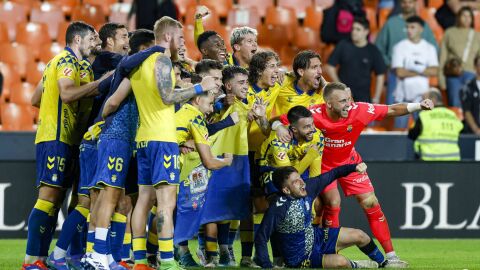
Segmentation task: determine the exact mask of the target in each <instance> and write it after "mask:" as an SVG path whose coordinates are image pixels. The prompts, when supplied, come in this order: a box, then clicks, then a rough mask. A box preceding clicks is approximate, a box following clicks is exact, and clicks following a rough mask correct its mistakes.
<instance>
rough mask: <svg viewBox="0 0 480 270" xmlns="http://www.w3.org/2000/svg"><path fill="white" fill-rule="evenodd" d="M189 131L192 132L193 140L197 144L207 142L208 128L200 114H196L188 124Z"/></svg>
mask: <svg viewBox="0 0 480 270" xmlns="http://www.w3.org/2000/svg"><path fill="white" fill-rule="evenodd" d="M190 132H191V133H192V137H193V141H194V142H195V143H199V144H206V145H210V144H209V143H208V129H207V123H206V122H205V119H204V118H203V117H201V116H197V117H196V118H195V119H194V120H193V121H192V122H191V124H190Z"/></svg>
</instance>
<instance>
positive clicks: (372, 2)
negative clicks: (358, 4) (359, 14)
mask: <svg viewBox="0 0 480 270" xmlns="http://www.w3.org/2000/svg"><path fill="white" fill-rule="evenodd" d="M363 6H364V7H368V8H373V9H374V10H377V8H378V0H363Z"/></svg>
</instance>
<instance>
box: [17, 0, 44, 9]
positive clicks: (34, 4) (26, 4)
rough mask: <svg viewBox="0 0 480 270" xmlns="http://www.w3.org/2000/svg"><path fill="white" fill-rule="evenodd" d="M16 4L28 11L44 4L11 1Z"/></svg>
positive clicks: (29, 0) (32, 0) (31, 1)
mask: <svg viewBox="0 0 480 270" xmlns="http://www.w3.org/2000/svg"><path fill="white" fill-rule="evenodd" d="M10 1H12V2H14V3H17V4H20V5H23V6H24V7H25V8H26V11H28V10H31V9H32V8H35V7H39V6H40V5H41V4H42V1H41V0H10Z"/></svg>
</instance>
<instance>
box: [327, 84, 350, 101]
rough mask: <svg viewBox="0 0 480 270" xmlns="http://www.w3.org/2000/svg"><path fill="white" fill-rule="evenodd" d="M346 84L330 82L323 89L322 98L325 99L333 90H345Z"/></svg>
mask: <svg viewBox="0 0 480 270" xmlns="http://www.w3.org/2000/svg"><path fill="white" fill-rule="evenodd" d="M345 89H347V86H346V85H345V84H343V83H341V82H331V83H328V84H327V86H325V88H324V89H323V99H324V100H327V99H328V98H329V97H330V95H331V94H332V93H333V91H335V90H345Z"/></svg>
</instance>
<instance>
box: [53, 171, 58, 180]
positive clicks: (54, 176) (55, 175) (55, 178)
mask: <svg viewBox="0 0 480 270" xmlns="http://www.w3.org/2000/svg"><path fill="white" fill-rule="evenodd" d="M57 179H58V176H57V174H56V173H54V174H53V175H52V181H53V182H57Z"/></svg>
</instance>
